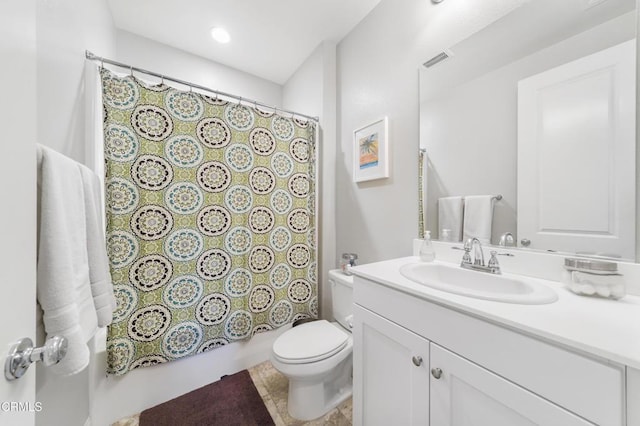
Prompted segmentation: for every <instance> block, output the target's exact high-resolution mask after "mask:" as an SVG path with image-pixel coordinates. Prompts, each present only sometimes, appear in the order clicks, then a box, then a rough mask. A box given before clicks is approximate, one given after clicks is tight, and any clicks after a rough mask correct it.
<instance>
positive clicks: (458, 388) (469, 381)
mask: <svg viewBox="0 0 640 426" xmlns="http://www.w3.org/2000/svg"><path fill="white" fill-rule="evenodd" d="M436 369H439V370H440V371H437V370H436ZM438 373H440V374H438ZM438 377H439V378H438ZM430 381H431V383H430V386H431V397H430V398H431V402H430V405H431V423H430V424H431V426H486V425H491V426H535V425H540V426H558V425H563V426H578V425H580V426H584V425H593V423H590V422H588V421H586V420H584V419H582V418H580V417H578V416H576V415H575V414H573V413H571V412H569V411H566V410H564V409H562V408H560V407H559V406H557V405H555V404H552V403H551V402H549V401H547V400H545V399H542V398H540V397H539V396H537V395H535V394H533V393H531V392H529V391H527V390H525V389H524V388H521V387H520V386H517V385H515V384H513V383H511V382H509V381H507V380H505V379H503V378H502V377H500V376H497V375H495V374H493V373H491V372H490V371H489V370H485V369H484V368H482V367H480V366H479V365H477V364H474V363H472V362H469V361H467V360H466V359H464V358H462V357H460V356H458V355H456V354H454V353H453V352H449V351H448V350H446V349H444V348H442V347H440V346H438V345H436V344H434V343H432V344H431V378H430Z"/></svg>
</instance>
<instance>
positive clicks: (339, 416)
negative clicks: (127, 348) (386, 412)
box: [112, 361, 352, 426]
mask: <svg viewBox="0 0 640 426" xmlns="http://www.w3.org/2000/svg"><path fill="white" fill-rule="evenodd" d="M249 374H250V375H251V378H252V379H253V383H254V385H255V386H256V389H257V390H258V393H259V394H260V396H261V397H262V400H263V401H264V405H265V406H266V407H267V410H269V414H271V417H272V418H273V421H274V423H275V424H276V426H303V425H308V426H350V425H351V424H352V416H351V414H352V405H351V398H349V399H347V400H346V401H344V402H343V403H342V404H340V405H339V406H338V407H336V408H334V409H333V410H331V411H329V412H328V413H327V414H325V415H324V417H321V418H319V419H316V420H312V421H310V422H304V421H302V420H296V419H294V418H292V417H291V416H289V412H288V411H287V397H288V390H289V381H288V380H287V378H286V377H284V376H283V375H282V374H280V373H279V372H278V371H277V370H276V369H275V368H273V366H272V365H271V363H270V362H269V361H265V362H263V363H262V364H258V365H256V366H255V367H252V368H250V369H249ZM138 418H139V415H135V416H132V417H127V418H126V419H122V420H119V421H117V422H115V423H114V424H113V425H112V426H138Z"/></svg>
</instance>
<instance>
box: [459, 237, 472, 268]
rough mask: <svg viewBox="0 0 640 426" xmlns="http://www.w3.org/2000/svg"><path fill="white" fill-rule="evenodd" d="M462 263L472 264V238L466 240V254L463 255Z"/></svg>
mask: <svg viewBox="0 0 640 426" xmlns="http://www.w3.org/2000/svg"><path fill="white" fill-rule="evenodd" d="M460 263H461V264H462V265H464V264H469V265H471V238H469V239H468V240H467V241H465V242H464V254H463V255H462V262H460Z"/></svg>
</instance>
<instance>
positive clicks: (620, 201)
mask: <svg viewBox="0 0 640 426" xmlns="http://www.w3.org/2000/svg"><path fill="white" fill-rule="evenodd" d="M635 57H636V55H635V40H630V41H628V42H625V43H622V44H620V45H617V46H613V47H610V48H608V49H605V50H603V51H600V52H597V53H594V54H592V55H589V56H586V57H583V58H581V59H578V60H576V61H573V62H570V63H567V64H564V65H561V66H559V67H556V68H553V69H551V70H548V71H545V72H542V73H540V74H537V75H535V76H532V77H529V78H527V79H524V80H521V81H520V82H519V84H518V239H519V240H520V242H522V241H523V240H529V241H530V246H529V247H531V248H541V249H551V250H556V251H566V252H572V253H586V254H597V255H603V256H612V257H621V258H625V259H635V205H636V202H635V179H636V176H635V159H636V154H635V152H636V151H635V99H636V98H635ZM525 245H526V244H525Z"/></svg>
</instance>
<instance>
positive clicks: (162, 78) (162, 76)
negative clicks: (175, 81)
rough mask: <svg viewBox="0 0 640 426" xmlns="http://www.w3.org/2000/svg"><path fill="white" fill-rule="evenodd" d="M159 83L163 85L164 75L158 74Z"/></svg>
mask: <svg viewBox="0 0 640 426" xmlns="http://www.w3.org/2000/svg"><path fill="white" fill-rule="evenodd" d="M160 85H164V75H161V76H160Z"/></svg>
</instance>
